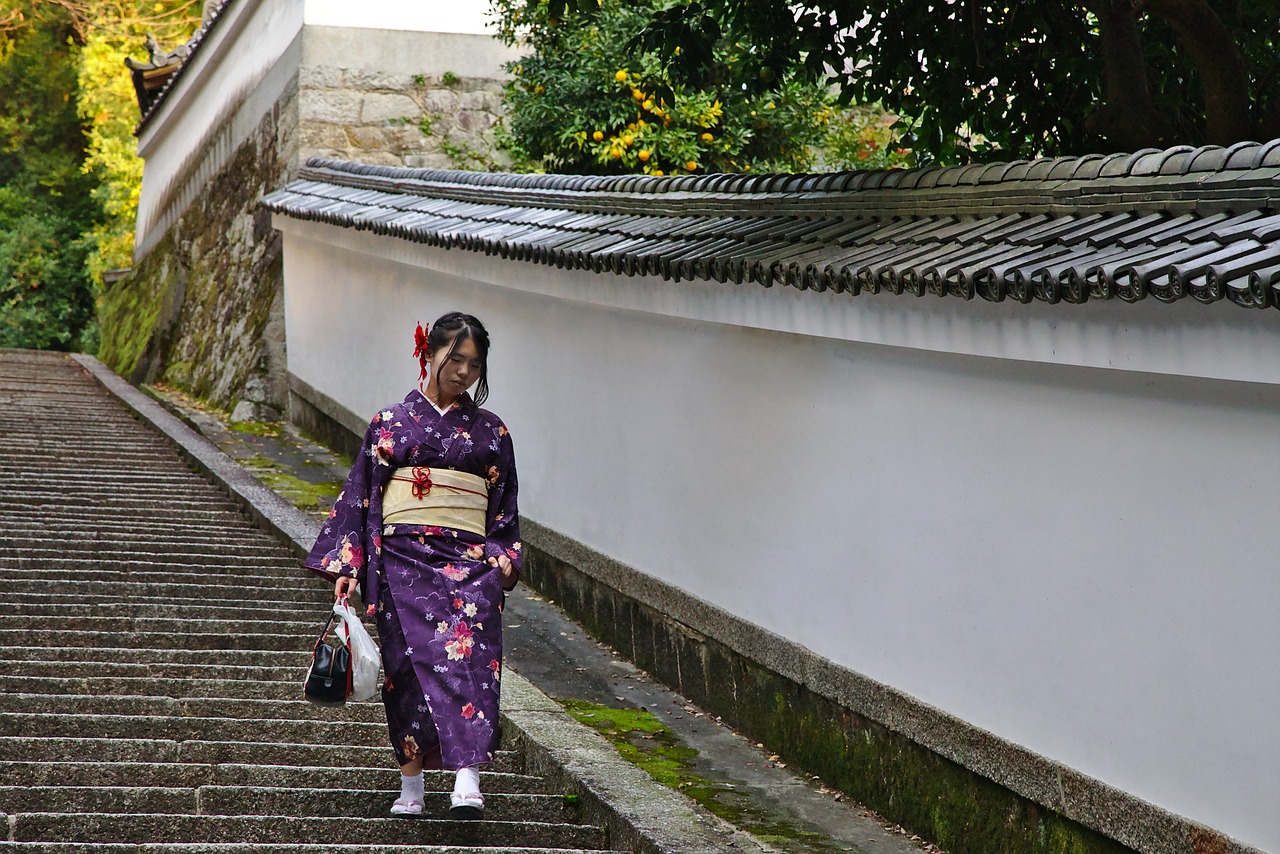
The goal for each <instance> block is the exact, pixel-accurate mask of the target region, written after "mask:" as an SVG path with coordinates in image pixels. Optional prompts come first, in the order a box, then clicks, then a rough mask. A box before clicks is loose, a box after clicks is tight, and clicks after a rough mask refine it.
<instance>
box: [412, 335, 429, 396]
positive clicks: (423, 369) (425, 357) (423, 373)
mask: <svg viewBox="0 0 1280 854" xmlns="http://www.w3.org/2000/svg"><path fill="white" fill-rule="evenodd" d="M430 330H431V326H430V325H427V326H426V327H423V325H422V324H421V323H419V324H418V328H417V329H416V330H414V333H413V357H414V358H415V359H417V360H418V367H419V371H418V388H420V389H422V393H423V394H426V389H425V388H422V382H423V380H425V379H426V378H427V362H429V361H430V358H431V357H430V354H429V353H428V352H427V336H428V335H430V334H431V331H430Z"/></svg>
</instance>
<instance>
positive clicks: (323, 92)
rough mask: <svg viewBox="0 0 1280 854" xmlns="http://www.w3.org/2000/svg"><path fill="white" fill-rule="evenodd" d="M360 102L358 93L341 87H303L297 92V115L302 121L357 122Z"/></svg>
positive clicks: (349, 123)
mask: <svg viewBox="0 0 1280 854" xmlns="http://www.w3.org/2000/svg"><path fill="white" fill-rule="evenodd" d="M362 104H363V100H362V99H361V97H360V95H359V94H358V93H355V92H347V91H345V90H341V89H304V90H302V91H301V92H299V93H298V115H299V117H300V118H301V119H302V121H303V122H307V121H316V122H328V123H330V124H339V125H354V124H359V123H360V110H361V106H362Z"/></svg>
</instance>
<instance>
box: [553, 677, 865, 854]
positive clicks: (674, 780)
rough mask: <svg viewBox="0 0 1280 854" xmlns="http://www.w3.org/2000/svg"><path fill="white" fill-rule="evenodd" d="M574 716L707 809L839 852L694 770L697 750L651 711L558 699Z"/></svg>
mask: <svg viewBox="0 0 1280 854" xmlns="http://www.w3.org/2000/svg"><path fill="white" fill-rule="evenodd" d="M559 702H560V704H561V705H563V706H564V707H565V710H566V711H568V713H569V714H570V715H572V716H573V717H574V718H575V719H576V720H578V721H579V722H581V723H584V724H586V725H587V726H589V727H591V728H592V729H594V730H596V731H597V732H599V733H600V734H601V735H603V736H604V737H605V738H606V739H607V740H608V741H609V743H610V744H612V745H613V746H614V747H615V748H616V749H617V750H618V753H619V754H621V755H622V757H623V758H624V759H626V760H627V761H628V762H630V763H632V764H633V765H635V766H637V767H638V768H640V769H642V770H643V771H645V772H646V773H648V774H649V776H651V777H653V779H655V780H657V781H658V782H659V783H662V784H663V785H664V786H667V787H669V788H671V789H675V790H676V791H678V792H680V793H682V794H684V795H685V796H686V797H689V798H691V799H693V800H694V801H696V802H697V803H699V804H701V805H702V806H703V807H705V808H706V809H707V810H709V811H710V812H712V813H714V814H715V815H718V816H719V817H721V818H723V819H724V820H726V821H728V822H731V823H732V824H734V825H735V826H737V827H738V828H740V829H742V830H745V831H747V832H748V833H750V834H752V835H753V836H755V837H756V838H758V839H760V840H761V841H763V842H767V843H768V844H770V845H771V846H773V847H775V848H777V849H778V850H781V851H786V852H815V854H820V852H828V851H839V850H840V849H839V848H838V847H836V846H835V845H833V844H832V843H831V841H830V840H829V839H827V838H826V837H824V836H822V835H821V834H817V833H812V832H810V831H806V830H801V829H799V828H797V827H796V826H795V825H793V824H791V823H790V822H787V821H782V820H779V819H777V818H776V817H774V816H770V815H767V814H766V813H764V812H763V811H762V810H760V809H759V808H757V807H755V806H754V805H753V804H751V803H750V801H749V800H747V799H746V798H745V797H743V796H742V795H741V794H740V793H738V792H736V791H735V790H734V788H733V787H732V786H730V785H727V784H725V783H721V782H717V781H716V780H712V779H710V778H708V777H705V776H703V775H701V774H698V773H697V772H696V771H695V770H694V764H693V760H695V759H696V758H697V756H698V751H696V750H694V749H693V748H691V747H688V746H687V745H685V744H683V743H682V742H681V741H680V740H679V738H677V737H676V735H675V733H673V732H672V731H671V730H670V729H669V728H668V727H666V726H664V725H663V723H662V722H661V721H660V720H658V718H657V716H655V715H654V714H653V713H652V712H650V711H647V710H645V709H615V708H613V707H611V706H603V705H600V704H598V703H591V702H588V701H587V700H560V701H559Z"/></svg>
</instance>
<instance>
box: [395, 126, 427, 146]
mask: <svg viewBox="0 0 1280 854" xmlns="http://www.w3.org/2000/svg"><path fill="white" fill-rule="evenodd" d="M384 136H385V138H386V140H387V148H390V149H393V150H395V151H421V150H422V149H423V148H425V147H426V146H427V139H428V137H425V136H423V135H422V131H420V130H418V128H417V127H416V126H414V125H403V126H401V127H390V128H387V129H386V130H385V131H384Z"/></svg>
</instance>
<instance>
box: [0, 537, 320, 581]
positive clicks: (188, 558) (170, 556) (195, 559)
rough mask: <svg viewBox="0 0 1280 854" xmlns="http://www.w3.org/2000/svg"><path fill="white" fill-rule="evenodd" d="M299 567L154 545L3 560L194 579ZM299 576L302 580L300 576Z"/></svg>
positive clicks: (278, 558)
mask: <svg viewBox="0 0 1280 854" xmlns="http://www.w3.org/2000/svg"><path fill="white" fill-rule="evenodd" d="M299 564H301V561H299V560H297V559H296V558H294V557H293V555H291V554H289V553H287V552H285V551H283V550H273V553H272V554H262V553H260V552H258V551H249V550H244V551H241V552H240V553H239V554H237V555H236V556H235V557H234V558H229V557H228V555H226V554H225V553H223V552H222V551H221V550H219V549H217V548H215V547H210V548H208V549H206V550H203V551H196V550H193V549H191V548H189V547H188V548H187V549H185V550H182V549H177V548H171V547H166V546H165V545H164V544H155V545H154V546H153V548H151V549H148V550H146V551H143V550H139V549H121V548H110V547H106V548H102V549H101V550H99V551H96V552H95V551H89V550H86V549H61V548H31V547H27V548H24V549H23V550H22V552H21V553H20V554H7V555H6V556H5V558H4V565H5V566H7V567H14V568H17V569H25V568H31V567H49V566H64V567H67V568H68V570H74V571H75V572H83V571H89V570H118V569H125V570H129V569H132V568H135V567H137V568H142V569H147V570H155V571H159V570H164V569H168V568H172V571H183V570H185V574H187V575H195V576H197V577H203V576H205V575H207V574H214V575H215V576H217V575H224V574H237V573H239V572H242V571H245V570H256V571H261V570H264V569H267V570H274V569H289V570H300V569H301V567H300V566H299ZM298 576H299V577H302V575H301V573H300V572H299V573H298Z"/></svg>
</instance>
